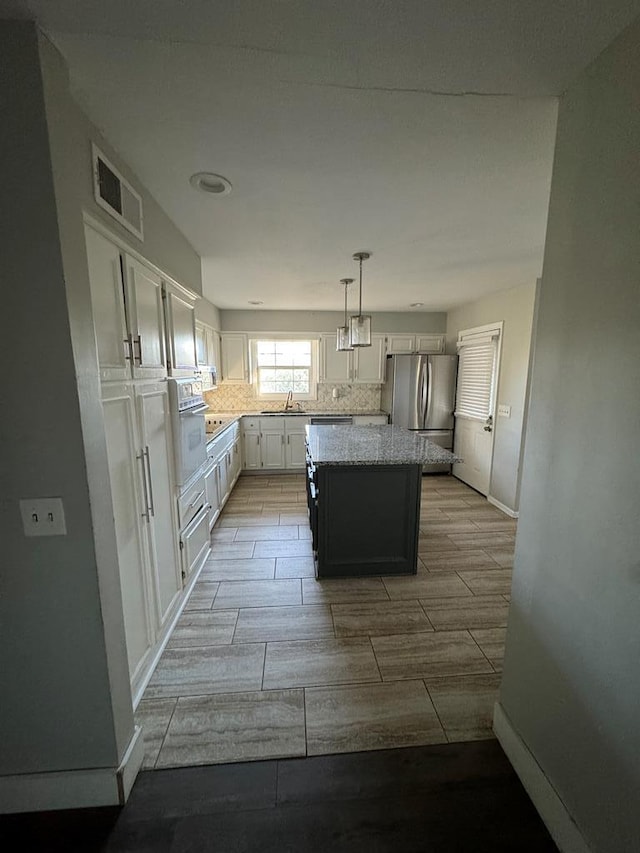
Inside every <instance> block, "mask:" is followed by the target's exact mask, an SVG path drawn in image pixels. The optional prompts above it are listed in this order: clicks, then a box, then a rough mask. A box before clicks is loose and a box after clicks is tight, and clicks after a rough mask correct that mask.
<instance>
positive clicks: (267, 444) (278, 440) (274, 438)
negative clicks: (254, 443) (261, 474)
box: [260, 430, 285, 468]
mask: <svg viewBox="0 0 640 853" xmlns="http://www.w3.org/2000/svg"><path fill="white" fill-rule="evenodd" d="M260 444H261V446H262V467H263V468H284V447H285V444H284V431H283V430H269V431H266V432H265V431H264V430H263V431H262V436H261V441H260Z"/></svg>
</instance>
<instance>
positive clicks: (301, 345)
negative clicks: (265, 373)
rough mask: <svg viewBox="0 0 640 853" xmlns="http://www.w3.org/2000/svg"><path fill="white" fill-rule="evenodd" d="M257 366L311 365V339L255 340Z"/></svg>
mask: <svg viewBox="0 0 640 853" xmlns="http://www.w3.org/2000/svg"><path fill="white" fill-rule="evenodd" d="M256 354H257V359H258V366H259V367H263V366H264V367H268V366H278V367H296V366H298V365H299V366H305V367H310V366H311V341H256Z"/></svg>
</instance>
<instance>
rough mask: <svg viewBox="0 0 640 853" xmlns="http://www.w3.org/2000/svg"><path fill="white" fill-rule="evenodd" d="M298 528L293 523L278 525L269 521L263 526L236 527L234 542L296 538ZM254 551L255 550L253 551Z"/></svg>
mask: <svg viewBox="0 0 640 853" xmlns="http://www.w3.org/2000/svg"><path fill="white" fill-rule="evenodd" d="M297 538H298V528H297V527H296V526H295V525H290V524H282V525H278V524H277V522H276V524H274V523H273V521H272V520H271V521H269V524H268V525H265V526H264V527H238V531H237V533H236V540H235V541H236V542H246V541H251V540H252V541H254V542H259V541H261V540H263V539H267V540H270V539H297ZM254 553H255V551H254Z"/></svg>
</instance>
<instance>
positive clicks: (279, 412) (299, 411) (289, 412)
mask: <svg viewBox="0 0 640 853" xmlns="http://www.w3.org/2000/svg"><path fill="white" fill-rule="evenodd" d="M260 414H261V415H304V414H305V412H304V410H303V409H287V410H286V412H285V410H284V409H279V410H278V409H276V411H275V412H274V411H273V409H263V410H262V411H261V412H260Z"/></svg>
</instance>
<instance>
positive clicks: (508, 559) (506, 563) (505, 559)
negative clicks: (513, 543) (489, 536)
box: [487, 548, 514, 569]
mask: <svg viewBox="0 0 640 853" xmlns="http://www.w3.org/2000/svg"><path fill="white" fill-rule="evenodd" d="M487 554H488V555H489V556H490V557H491V559H492V560H495V561H496V563H497V564H498V565H499V566H502V568H503V569H510V568H512V567H513V556H514V555H513V548H487Z"/></svg>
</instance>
